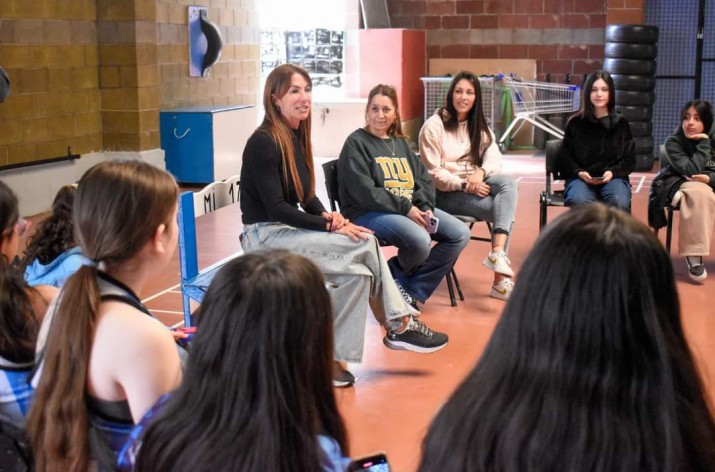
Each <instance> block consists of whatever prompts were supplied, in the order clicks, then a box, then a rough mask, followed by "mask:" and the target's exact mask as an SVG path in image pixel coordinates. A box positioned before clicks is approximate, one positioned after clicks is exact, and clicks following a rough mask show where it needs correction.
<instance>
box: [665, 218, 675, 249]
mask: <svg viewBox="0 0 715 472" xmlns="http://www.w3.org/2000/svg"><path fill="white" fill-rule="evenodd" d="M667 213H668V218H667V219H668V221H667V223H668V224H667V225H666V228H665V251H666V252H667V253H668V254H670V243H671V242H672V239H673V207H668V210H667Z"/></svg>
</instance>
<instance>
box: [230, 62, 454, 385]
mask: <svg viewBox="0 0 715 472" xmlns="http://www.w3.org/2000/svg"><path fill="white" fill-rule="evenodd" d="M311 92H312V84H311V80H310V77H309V76H308V74H307V73H306V72H305V71H304V70H303V69H301V68H300V67H297V66H294V65H291V64H284V65H281V66H278V67H277V68H276V69H274V70H273V71H272V72H271V73H270V74H269V76H268V78H267V79H266V86H265V90H264V93H263V106H264V108H265V110H266V116H265V118H264V120H263V123H262V124H261V125H260V126H259V127H258V129H257V130H256V131H255V132H254V133H253V135H252V136H251V137H250V138H249V139H248V142H247V143H246V148H245V150H244V152H243V165H242V168H241V198H240V201H241V210H242V212H243V216H242V219H243V224H244V233H243V238H242V243H241V244H242V246H243V248H244V250H245V251H247V252H248V251H252V250H256V249H259V248H283V249H289V250H291V251H293V252H297V253H299V254H302V255H303V256H305V257H307V258H309V259H311V260H312V261H313V262H315V263H316V264H317V265H318V267H320V269H321V270H322V271H323V273H324V274H325V277H326V281H327V284H328V288H329V291H330V295H331V299H332V301H333V307H334V316H335V323H334V328H335V357H336V359H337V360H338V361H344V362H360V361H361V360H362V352H363V339H364V333H365V313H366V312H367V307H368V302H369V303H370V307H371V308H372V311H373V313H374V314H375V316H376V318H377V319H378V321H380V323H381V324H383V325H384V326H385V327H386V329H387V330H388V331H390V332H392V333H398V335H399V336H401V337H402V339H403V341H404V344H403V346H402V349H409V350H413V351H420V352H424V351H425V350H428V349H432V350H435V349H434V348H435V347H437V348H439V347H442V346H443V345H445V344H446V343H447V337H446V336H445V335H444V334H441V333H436V332H433V331H431V330H430V329H429V328H427V327H426V326H424V325H423V324H422V323H421V322H419V321H418V320H417V319H416V318H413V316H415V315H417V314H419V313H418V312H417V311H416V310H414V309H413V308H412V307H410V306H408V305H407V304H406V303H405V301H404V299H403V298H402V296H401V295H400V292H399V291H398V289H397V286H396V285H395V283H394V281H393V280H392V277H391V276H390V271H389V269H388V267H387V263H386V262H385V260H384V259H383V257H382V253H381V252H380V248H379V245H378V243H377V240H376V239H375V238H374V237H373V236H372V232H371V231H370V230H368V229H366V228H363V227H361V226H356V225H354V224H352V223H351V222H350V221H349V220H347V219H345V218H344V217H343V216H342V215H341V214H340V213H338V212H332V213H329V212H327V211H326V210H325V207H324V206H323V204H322V203H321V202H320V200H319V199H318V198H317V197H316V195H315V176H314V173H313V150H312V145H311V141H310V124H311V121H310V110H311V98H312V97H311ZM298 205H300V207H301V208H302V210H303V211H300V210H299V208H298ZM331 233H337V234H331ZM353 382H354V377H353V376H352V375H351V374H350V373H349V372H347V371H346V370H345V369H344V368H343V367H342V366H340V365H339V364H338V363H336V365H335V375H334V383H335V385H336V386H349V385H352V383H353Z"/></svg>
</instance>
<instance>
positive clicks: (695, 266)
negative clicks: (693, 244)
mask: <svg viewBox="0 0 715 472" xmlns="http://www.w3.org/2000/svg"><path fill="white" fill-rule="evenodd" d="M685 262H686V263H687V264H688V275H689V276H690V278H691V279H693V280H695V281H697V282H699V281H701V280H704V279H705V278H707V276H708V271H707V270H705V264H703V256H685Z"/></svg>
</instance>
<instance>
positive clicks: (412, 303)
mask: <svg viewBox="0 0 715 472" xmlns="http://www.w3.org/2000/svg"><path fill="white" fill-rule="evenodd" d="M393 280H394V281H395V285H397V289H398V290H399V291H400V295H402V298H404V299H405V303H407V304H408V305H410V306H411V307H412V308H414V309H415V310H416V311H417V313H415V314H416V315H418V314H419V313H420V309H419V308H418V307H417V300H415V297H413V296H412V295H410V294H409V293H408V292H407V290H405V288H404V287H403V286H402V285H400V282H398V281H397V279H393Z"/></svg>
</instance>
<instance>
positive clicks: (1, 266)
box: [0, 181, 56, 430]
mask: <svg viewBox="0 0 715 472" xmlns="http://www.w3.org/2000/svg"><path fill="white" fill-rule="evenodd" d="M27 227H28V222H27V221H25V220H24V219H22V218H20V214H19V210H18V203H17V197H16V196H15V194H14V193H13V191H12V190H11V189H10V187H8V186H7V185H6V184H5V183H4V182H2V181H0V231H1V233H0V422H1V423H2V425H1V426H0V428H4V429H5V430H7V429H8V425H9V426H10V427H12V426H14V427H17V428H24V423H25V415H27V412H28V411H29V409H30V403H31V401H32V393H33V392H32V388H31V387H30V385H29V384H28V378H29V376H30V372H31V371H32V368H33V366H34V364H35V342H36V339H37V332H38V329H39V327H40V322H41V321H42V318H43V317H44V314H45V311H46V310H47V305H48V304H49V302H50V300H51V299H52V297H53V296H54V295H55V293H56V289H55V288H54V287H47V286H39V287H29V286H28V285H27V284H26V283H25V281H24V280H23V278H22V276H21V275H20V274H19V273H18V272H17V270H16V269H15V267H13V266H12V264H11V261H12V260H13V259H15V256H16V255H17V249H18V246H19V243H20V238H22V237H23V236H24V234H25V231H26V230H27Z"/></svg>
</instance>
